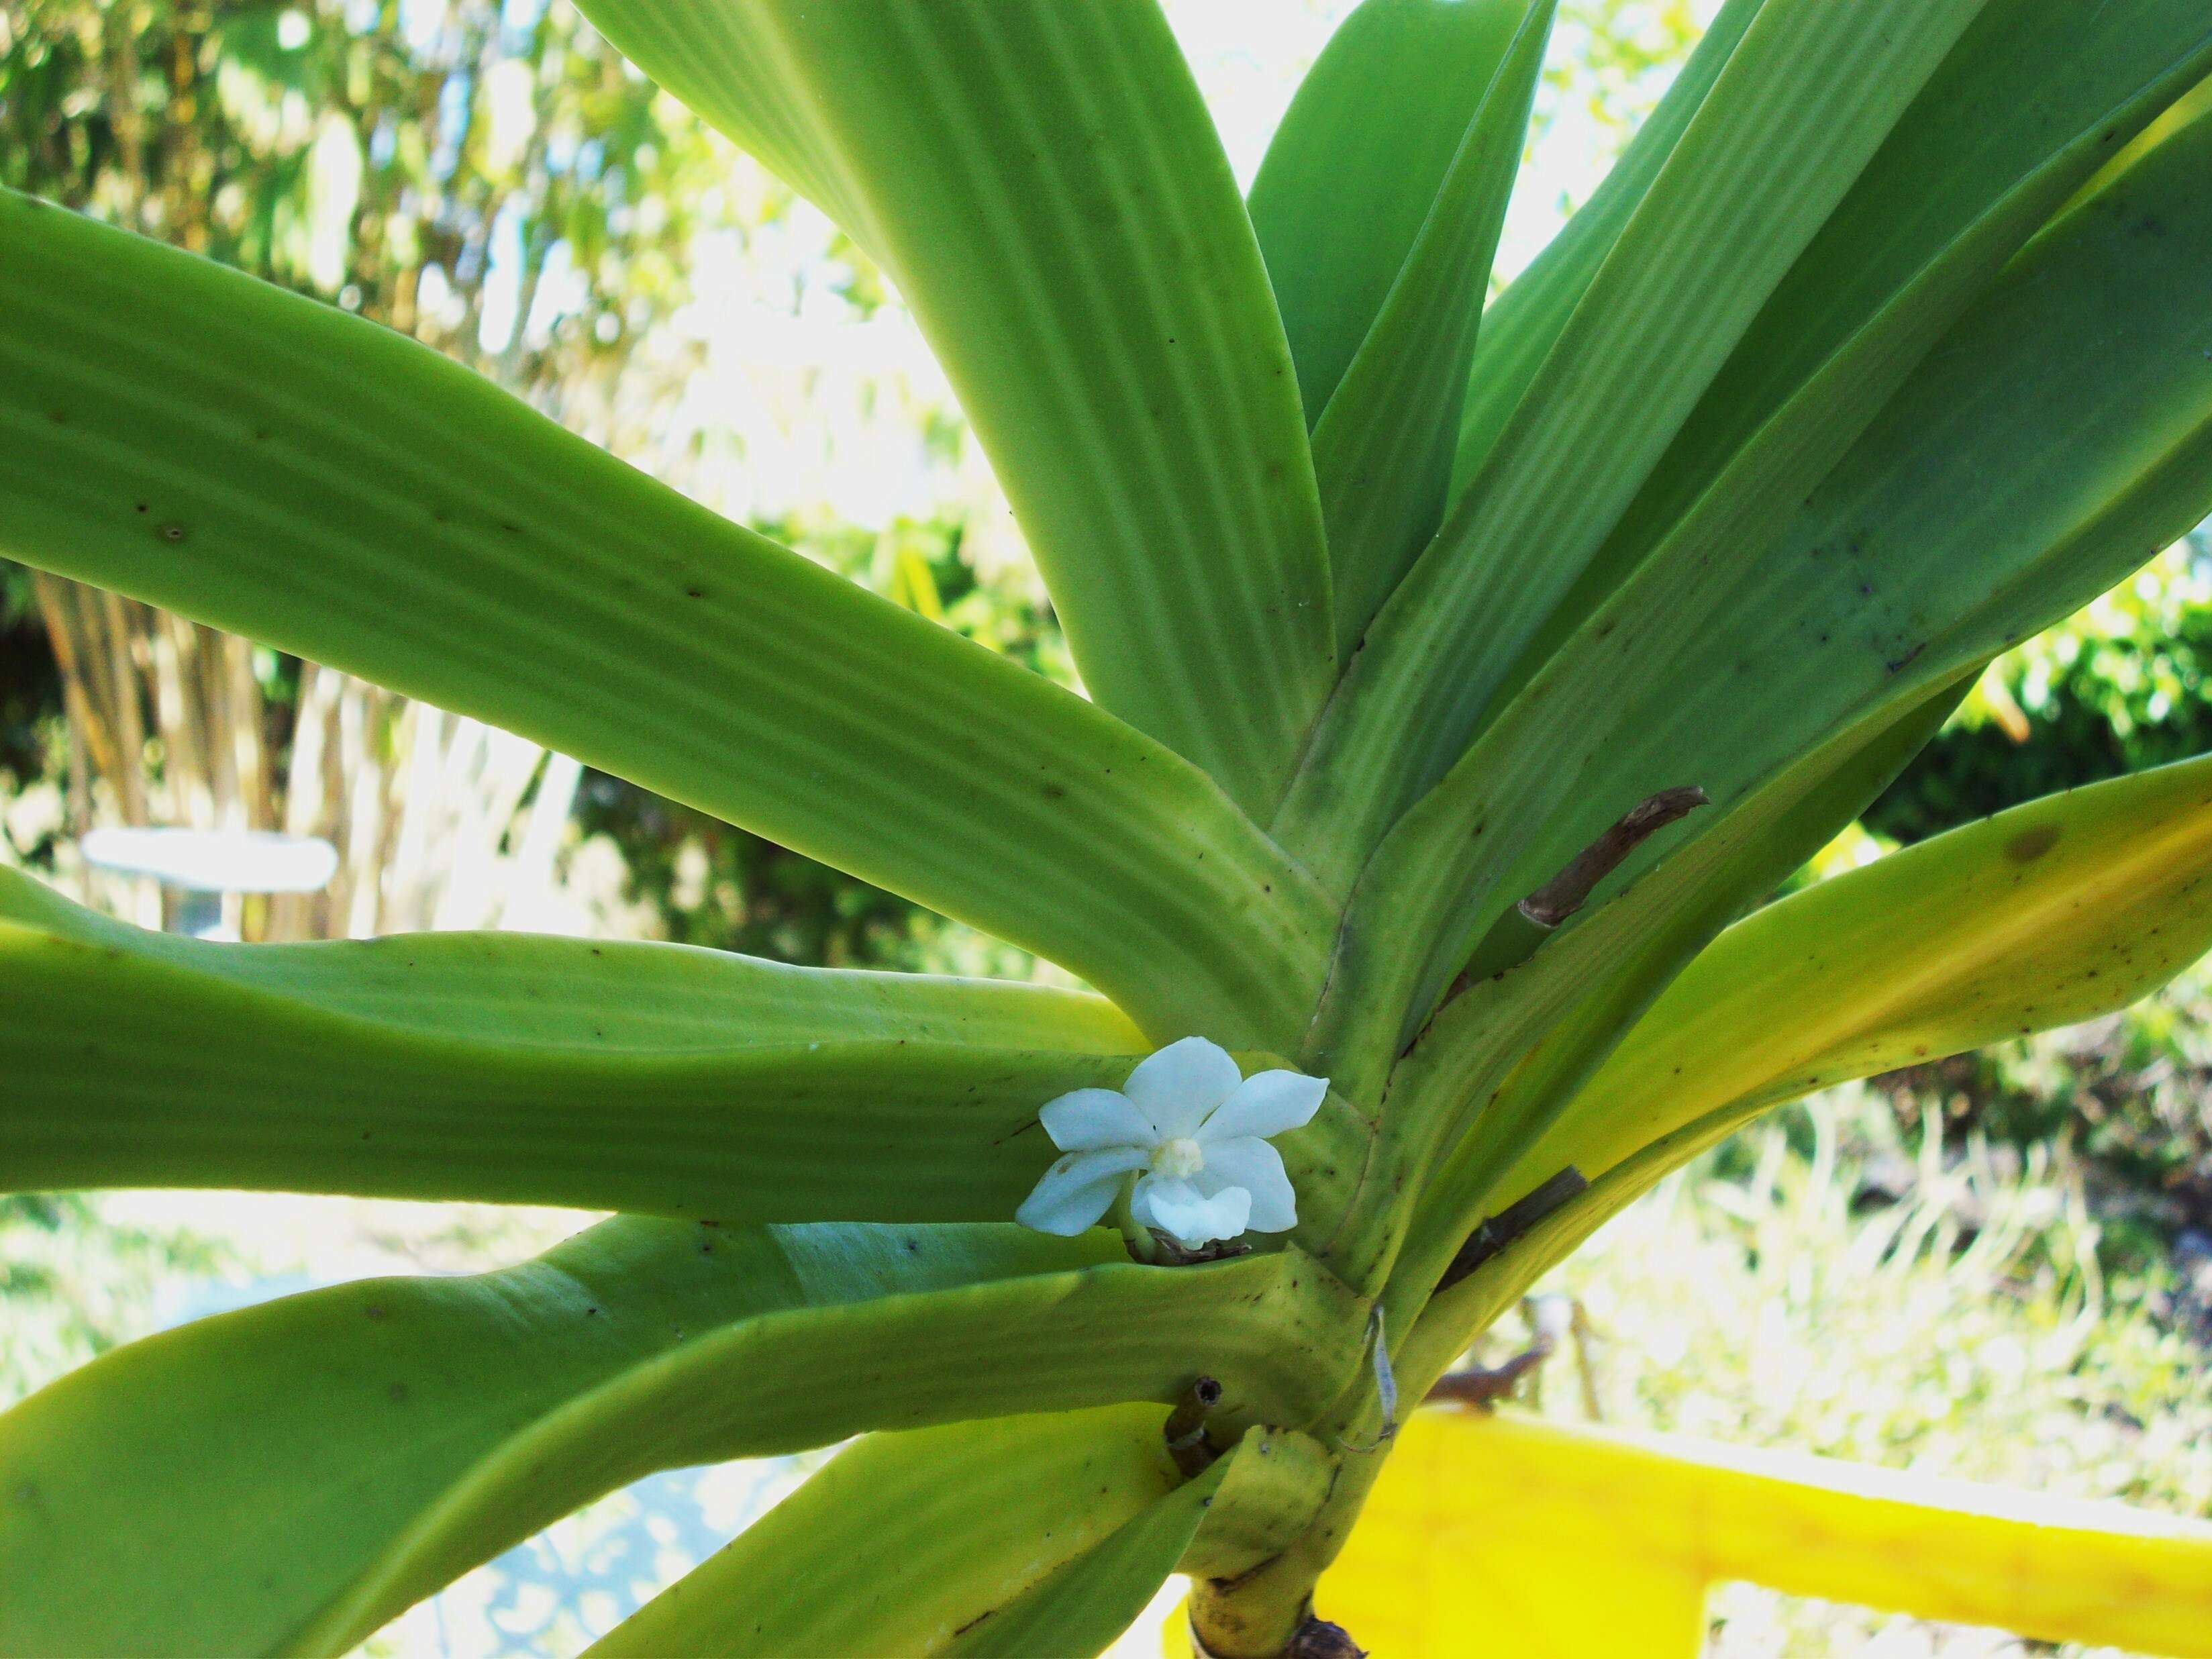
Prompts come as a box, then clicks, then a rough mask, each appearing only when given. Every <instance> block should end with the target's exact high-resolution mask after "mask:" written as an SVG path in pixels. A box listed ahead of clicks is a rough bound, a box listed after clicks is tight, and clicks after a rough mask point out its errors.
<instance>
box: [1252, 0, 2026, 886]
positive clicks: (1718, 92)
mask: <svg viewBox="0 0 2212 1659" xmlns="http://www.w3.org/2000/svg"><path fill="white" fill-rule="evenodd" d="M1983 3H1984V0H1916V3H1911V4H1899V3H1890V4H1884V5H1882V6H1881V8H1880V10H1881V18H1882V23H1881V27H1868V16H1867V13H1866V10H1865V9H1864V8H1863V7H1859V6H1837V5H1834V4H1832V3H1830V0H1767V3H1766V4H1765V6H1764V7H1763V8H1762V9H1760V11H1759V16H1758V18H1757V19H1756V20H1755V21H1753V24H1752V26H1751V27H1750V29H1749V30H1748V31H1747V33H1746V34H1745V36H1744V38H1743V40H1741V43H1739V45H1738V46H1737V47H1736V49H1735V52H1734V53H1733V54H1732V55H1731V56H1730V58H1729V62H1728V64H1727V67H1726V68H1725V69H1723V71H1722V72H1721V75H1720V76H1719V78H1718V80H1717V82H1715V84H1714V87H1713V89H1712V92H1711V94H1710V95H1709V96H1708V97H1707V98H1706V99H1705V102H1704V104H1703V105H1702V106H1700V107H1699V111H1698V112H1697V115H1696V116H1695V118H1693V119H1692V121H1691V123H1690V125H1689V128H1688V130H1687V131H1685V132H1684V134H1683V135H1682V138H1681V141H1680V143H1678V144H1677V145H1676V146H1675V147H1674V153H1673V155H1671V156H1670V157H1669V160H1668V165H1667V166H1666V167H1664V168H1662V171H1661V173H1660V175H1659V177H1658V178H1657V179H1656V180H1655V181H1654V182H1653V185H1652V186H1651V189H1650V191H1649V192H1648V193H1647V194H1646V195H1645V196H1644V199H1643V201H1642V203H1641V204H1639V205H1638V209H1637V211H1636V213H1635V215H1634V216H1633V217H1632V219H1631V221H1630V222H1629V223H1628V224H1627V225H1626V227H1625V228H1623V229H1622V231H1621V234H1620V238H1619V240H1617V241H1616V243H1615V244H1614V246H1613V250H1612V252H1611V253H1610V254H1609V255H1608V256H1607V259H1606V261H1605V263H1604V264H1603V265H1602V266H1601V268H1600V270H1599V272H1598V274H1597V275H1596V276H1595V277H1594V278H1593V279H1592V281H1591V283H1590V287H1589V292H1588V293H1587V294H1586V295H1584V297H1583V303H1582V304H1581V306H1580V307H1577V310H1576V312H1575V313H1574V315H1573V317H1572V319H1571V320H1570V322H1569V323H1568V325H1567V326H1566V328H1565V331H1563V332H1562V334H1561V335H1560V337H1559V343H1558V344H1557V345H1556V346H1555V347H1554V348H1553V351H1552V353H1551V354H1550V356H1548V357H1547V359H1546V361H1545V364H1544V368H1543V372H1542V374H1541V378H1540V380H1539V381H1538V383H1537V384H1536V385H1535V386H1534V387H1532V389H1531V391H1530V393H1529V395H1528V398H1526V399H1524V400H1523V402H1522V405H1521V407H1520V409H1519V410H1517V411H1516V414H1515V416H1514V417H1513V419H1512V420H1511V422H1510V423H1509V424H1508V426H1507V428H1506V429H1505V431H1504V434H1503V435H1501V437H1500V438H1499V440H1498V445H1497V447H1496V448H1495V449H1494V451H1493V452H1492V455H1491V457H1490V459H1489V460H1488V461H1487V462H1486V464H1485V465H1484V467H1483V470H1482V471H1481V473H1480V475H1479V476H1478V477H1476V478H1474V480H1473V481H1471V482H1470V483H1469V484H1468V488H1467V489H1466V491H1465V493H1464V494H1463V495H1462V497H1461V500H1460V502H1459V504H1458V506H1457V507H1455V509H1454V511H1453V512H1452V513H1451V515H1450V516H1449V518H1448V519H1447V520H1446V521H1445V524H1444V527H1443V529H1442V530H1441V531H1439V532H1437V538H1436V539H1435V540H1434V541H1433V542H1432V543H1431V544H1430V546H1429V548H1428V550H1426V551H1425V553H1423V555H1422V556H1421V557H1420V558H1419V561H1418V562H1416V563H1415V564H1414V566H1413V569H1412V571H1411V572H1409V573H1408V574H1407V577H1406V579H1405V580H1404V581H1403V582H1402V583H1401V584H1400V585H1399V586H1398V587H1397V589H1396V590H1395V592H1394V594H1393V595H1392V597H1391V599H1390V602H1389V604H1388V605H1385V606H1384V607H1383V611H1381V612H1380V613H1379V614H1378V615H1377V616H1376V620H1375V623H1374V624H1373V625H1372V626H1371V627H1370V629H1369V630H1368V634H1367V638H1366V643H1365V646H1364V648H1363V649H1362V651H1361V652H1360V653H1359V655H1358V657H1356V658H1355V659H1352V663H1351V665H1350V666H1349V667H1348V668H1347V670H1346V673H1345V676H1344V678H1343V680H1342V682H1341V684H1340V685H1339V687H1338V690H1337V691H1336V693H1335V695H1334V698H1333V699H1332V701H1331V702H1330V705H1329V708H1328V712H1327V713H1326V714H1325V715H1324V716H1323V718H1322V723H1321V726H1320V727H1319V729H1318V730H1317V731H1316V734H1315V738H1314V742H1313V744H1311V745H1310V748H1309V750H1308V751H1307V754H1306V757H1305V758H1304V760H1303V761H1302V762H1301V764H1300V770H1299V776H1298V779H1297V783H1296V784H1295V786H1294V787H1293V790H1292V793H1291V799H1290V800H1289V801H1288V803H1287V804H1286V805H1285V811H1284V813H1283V815H1282V817H1281V819H1280V820H1279V821H1280V823H1282V825H1283V826H1284V827H1283V830H1282V833H1283V835H1284V836H1285V840H1286V841H1287V842H1288V843H1289V844H1290V845H1291V846H1293V847H1295V848H1298V849H1299V850H1300V852H1301V853H1302V854H1304V855H1305V856H1307V857H1309V858H1310V859H1311V860H1314V861H1315V862H1316V864H1317V866H1319V867H1321V868H1322V871H1323V873H1324V879H1334V878H1337V877H1338V875H1339V874H1340V872H1341V871H1342V870H1343V868H1344V867H1345V866H1346V864H1347V863H1348V864H1349V865H1350V866H1352V868H1357V866H1358V861H1359V860H1361V859H1362V858H1364V855H1365V854H1366V852H1367V850H1368V849H1369V848H1371V847H1372V846H1373V844H1374V838H1375V836H1376V833H1377V831H1378V830H1379V829H1380V827H1382V826H1384V825H1387V824H1388V823H1389V821H1390V820H1391V818H1393V817H1395V816H1396V814H1397V813H1398V812H1399V811H1401V810H1403V808H1404V807H1405V806H1406V805H1407V804H1408V802H1409V801H1410V800H1411V799H1413V796H1414V795H1415V794H1416V793H1418V792H1419V791H1420V790H1421V789H1423V788H1425V787H1427V786H1428V785H1429V784H1431V783H1432V782H1434V781H1436V780H1437V778H1438V777H1440V776H1441V775H1443V772H1444V771H1445V770H1446V769H1448V768H1449V766H1450V764H1451V763H1452V762H1453V761H1454V760H1455V759H1456V758H1457V757H1458V756H1459V754H1460V752H1461V750H1462V749H1463V748H1464V747H1465V745H1466V744H1467V741H1468V736H1469V734H1470V732H1471V731H1472V729H1473V727H1474V725H1475V722H1476V720H1477V719H1478V717H1479V716H1480V715H1481V714H1482V713H1483V712H1484V710H1485V709H1486V708H1487V707H1488V706H1489V704H1490V702H1491V698H1492V694H1493V693H1494V692H1495V690H1497V688H1498V685H1499V684H1500V683H1501V681H1503V680H1504V678H1505V676H1506V675H1507V674H1508V673H1509V672H1510V671H1511V669H1512V667H1513V665H1514V663H1515V662H1516V660H1517V659H1518V658H1519V655H1520V653H1521V650H1522V647H1524V646H1525V645H1526V644H1527V642H1528V639H1529V638H1530V636H1531V635H1532V634H1533V632H1534V629H1536V628H1537V627H1539V626H1540V625H1541V623H1542V621H1543V619H1544V618H1545V617H1548V616H1549V615H1550V614H1551V611H1552V609H1553V605H1555V604H1556V603H1557V602H1558V600H1559V598H1560V597H1561V596H1562V595H1563V594H1564V593H1565V592H1566V591H1567V589H1568V588H1569V586H1571V584H1572V582H1573V581H1574V580H1575V578H1576V577H1577V575H1578V574H1580V572H1581V571H1582V569H1583V566H1584V565H1585V564H1586V563H1587V562H1589V558H1590V557H1591V556H1592V555H1593V554H1594V553H1595V552H1596V550H1597V549H1598V546H1599V544H1601V542H1602V540H1603V539H1604V538H1605V537H1606V536H1607V534H1608V533H1609V532H1611V531H1612V529H1613V525H1614V524H1615V522H1617V520H1619V518H1620V514H1621V513H1622V512H1623V511H1624V510H1625V509H1626V507H1627V506H1628V503H1629V501H1631V500H1632V498H1633V496H1634V495H1635V494H1636V491H1637V490H1638V488H1639V487H1640V486H1641V484H1642V483H1643V482H1644V478H1645V477H1647V476H1648V475H1649V473H1650V469H1651V468H1652V466H1653V465H1656V463H1657V461H1658V460H1659V459H1660V457H1661V456H1662V454H1663V453H1665V451H1666V448H1667V447H1668V444H1669V443H1671V442H1672V441H1673V440H1674V435H1675V433H1676V432H1677V431H1678V430H1679V429H1680V426H1681V424H1682V422H1684V421H1685V420H1686V418H1687V417H1688V416H1689V414H1690V412H1691V410H1692V409H1693V408H1694V407H1695V406H1696V404H1697V402H1698V400H1699V398H1701V397H1702V396H1703V395H1704V393H1705V388H1706V387H1707V386H1709V385H1710V384H1711V380H1712V378H1713V376H1714V375H1715V374H1717V373H1718V372H1719V370H1720V368H1721V367H1722V365H1723V364H1724V363H1725V362H1727V361H1728V358H1729V355H1730V353H1731V352H1732V351H1733V350H1734V349H1735V346H1736V343H1738V342H1739V341H1740V340H1741V338H1742V337H1743V335H1744V332H1745V331H1746V330H1747V329H1748V328H1749V327H1750V325H1751V324H1752V323H1753V320H1754V319H1756V318H1757V316H1758V314H1759V311H1760V310H1761V309H1762V308H1763V307H1765V303H1766V301H1767V300H1768V298H1769V297H1770V296H1771V295H1772V293H1773V291H1774V289H1775V287H1776V286H1777V284H1778V283H1780V282H1781V281H1782V279H1783V278H1784V276H1786V275H1787V274H1788V272H1789V270H1790V267H1791V265H1793V264H1795V263H1796V259H1797V257H1798V256H1799V255H1800V254H1801V253H1802V252H1804V249H1805V247H1806V246H1807V244H1808V243H1809V242H1810V241H1811V240H1812V239H1813V237H1814V235H1815V234H1817V233H1818V231H1819V230H1820V227H1821V225H1822V224H1823V223H1824V222H1826V220H1827V218H1828V216H1829V215H1830V214H1831V213H1832V211H1833V210H1834V208H1835V206H1836V204H1838V202H1839V201H1841V200H1842V199H1843V197H1844V194H1845V192H1846V191H1848V190H1849V189H1850V185H1851V184H1852V182H1853V180H1854V179H1857V176H1858V174H1859V173H1860V172H1861V171H1862V170H1863V167H1865V165H1866V163H1867V161H1868V160H1869V158H1870V157H1871V156H1872V155H1874V153H1875V150H1876V149H1878V148H1879V146H1880V145H1881V142H1882V140H1883V139H1884V138H1885V137H1887V135H1888V133H1889V131H1890V129H1891V128H1892V127H1893V125H1895V124H1896V122H1897V119H1898V118H1899V116H1900V115H1901V114H1903V113H1904V112H1905V109H1906V108H1907V107H1908V106H1910V104H1911V100H1912V99H1913V96H1914V94H1916V93H1917V90H1918V89H1919V88H1920V86H1921V84H1922V83H1923V82H1924V81H1925V80H1926V79H1927V78H1928V76H1929V74H1931V73H1932V72H1933V71H1934V70H1935V69H1936V65H1937V64H1939V63H1941V62H1942V58H1943V57H1944V55H1945V53H1946V52H1948V51H1949V49H1950V48H1951V46H1953V44H1954V42H1955V41H1956V40H1957V39H1958V37H1959V35H1960V33H1961V32H1962V31H1963V30H1964V29H1965V28H1966V26H1967V24H1968V23H1970V22H1971V21H1972V19H1973V16H1974V15H1975V13H1976V12H1977V11H1978V10H1979V9H1980V8H1981V6H1982V4H1983ZM1746 226H1755V227H1757V233H1756V234H1753V235H1746V234H1744V228H1745V227H1746ZM1347 804H1349V805H1350V807H1351V811H1349V812H1347V811H1346V807H1347Z"/></svg>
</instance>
